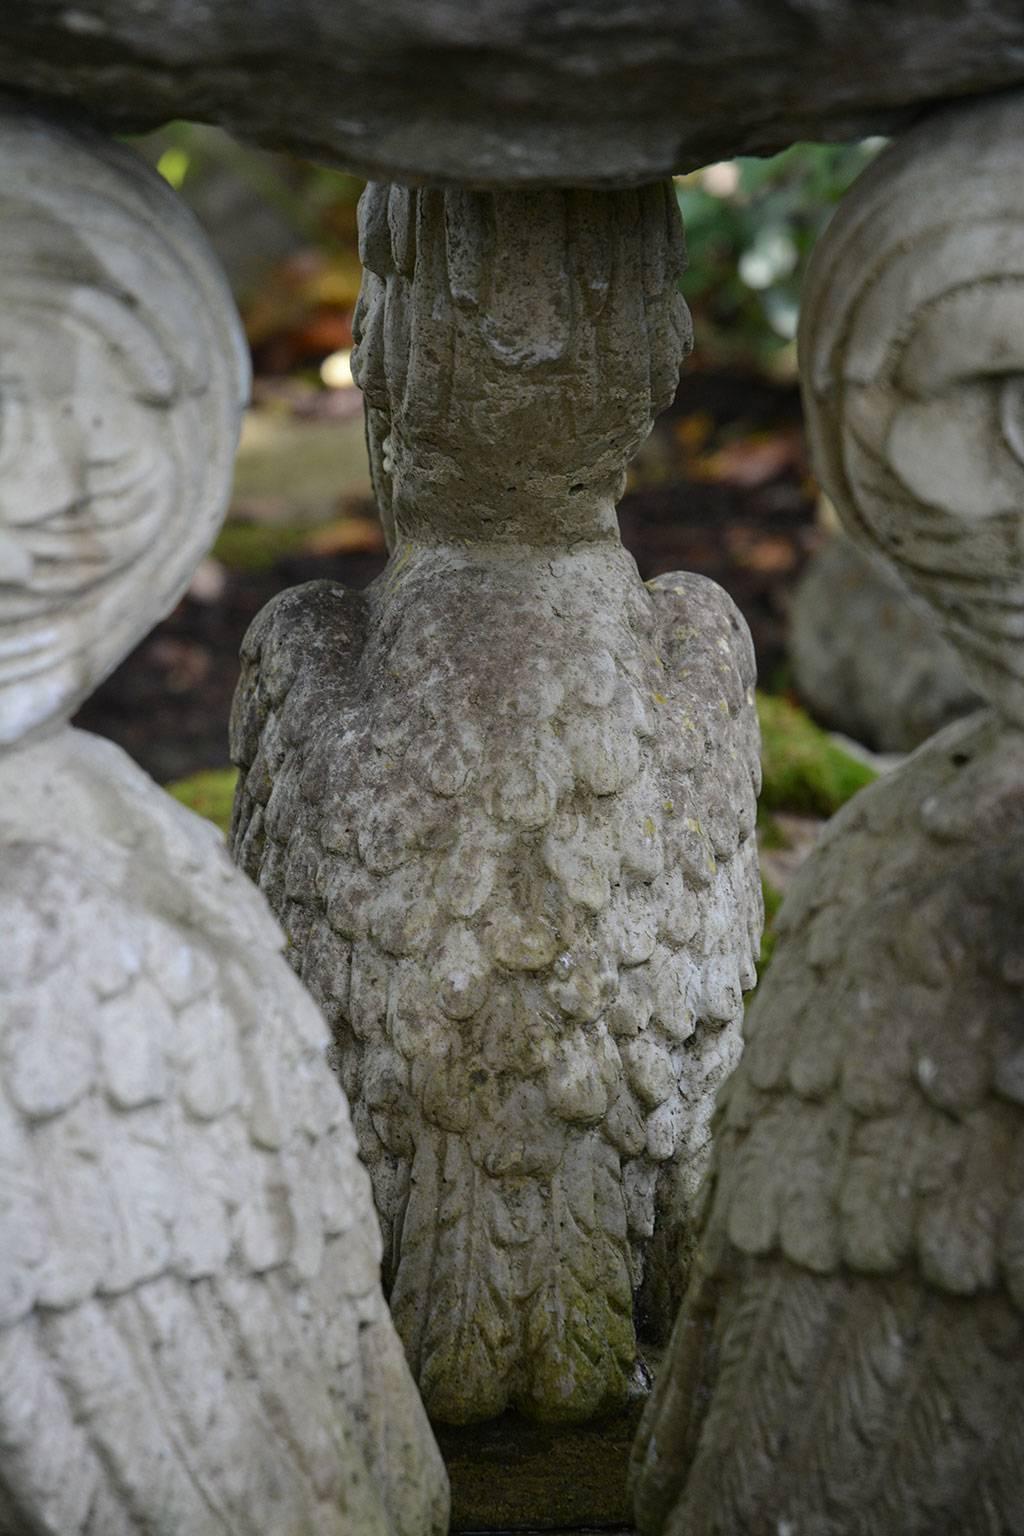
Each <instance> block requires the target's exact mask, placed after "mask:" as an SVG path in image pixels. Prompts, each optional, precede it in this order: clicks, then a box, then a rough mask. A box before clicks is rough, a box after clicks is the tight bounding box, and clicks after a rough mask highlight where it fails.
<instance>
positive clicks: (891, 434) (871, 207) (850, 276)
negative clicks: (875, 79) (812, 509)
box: [800, 95, 1024, 723]
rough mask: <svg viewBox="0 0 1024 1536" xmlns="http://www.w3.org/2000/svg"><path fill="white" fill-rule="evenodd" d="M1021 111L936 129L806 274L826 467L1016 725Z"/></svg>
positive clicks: (816, 431) (970, 116)
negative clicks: (1019, 148) (1018, 147)
mask: <svg viewBox="0 0 1024 1536" xmlns="http://www.w3.org/2000/svg"><path fill="white" fill-rule="evenodd" d="M1022 134H1024V97H1021V96H1019V95H1016V96H1010V97H995V98H992V100H991V101H989V102H987V103H985V104H983V105H982V106H978V105H977V104H971V105H970V106H968V107H962V108H954V109H951V110H948V111H946V112H944V113H941V114H939V115H938V116H936V117H934V118H931V119H928V120H927V121H926V122H924V123H922V124H921V125H919V126H918V127H917V128H915V129H913V130H911V131H910V132H909V133H907V134H905V135H904V136H903V137H902V138H900V139H899V140H898V141H897V142H896V143H895V144H894V145H892V146H891V147H890V148H889V149H888V150H887V151H885V153H883V154H882V155H881V156H880V157H879V159H878V160H877V161H876V162H875V163H874V165H873V166H871V167H870V168H869V170H868V171H867V172H865V174H864V175H863V176H862V177H861V178H860V180H859V181H858V183H857V185H856V186H855V187H854V188H853V190H852V192H851V193H850V195H849V196H848V197H847V198H846V200H845V202H844V203H843V205H842V207H841V208H840V210H839V212H838V213H837V215H836V217H835V218H834V219H833V221H832V223H831V224H830V225H829V227H828V229H827V230H826V232H825V234H824V236H823V237H822V240H821V242H820V243H819V246H818V249H817V251H816V252H815V255H814V259H813V261H812V264H811V268H810V271H809V273H808V278H807V283H806V285H805V291H804V299H803V306H802V313H801V324H800V361H801V377H802V383H803V389H804V397H805V406H806V414H807V421H808V428H809V432H810V436H811V441H812V446H813V450H814V455H815V460H816V465H817V468H818V471H819V473H820V474H821V476H822V479H823V482H824V484H825V486H826V489H827V490H828V492H829V494H830V496H831V497H832V500H833V501H834V502H835V504H836V507H837V509H838V511H839V514H840V516H841V517H842V519H843V521H844V523H845V524H846V526H847V528H848V530H849V531H850V532H851V533H852V534H853V535H854V536H855V537H856V538H858V539H859V540H860V541H861V542H864V543H868V544H870V545H873V546H874V547H875V548H876V549H878V550H880V551H881V552H882V553H884V554H885V555H887V556H888V557H889V558H890V559H891V560H893V561H894V562H895V563H897V564H898V566H899V567H900V570H901V573H902V574H903V576H904V577H905V579H906V581H907V582H908V584H909V585H910V586H911V587H913V588H914V589H915V591H916V592H917V593H918V594H919V595H920V596H921V597H923V598H925V600H926V601H927V602H929V603H930V604H931V606H932V607H933V608H934V609H935V612H936V615H937V616H938V618H939V620H940V622H941V623H942V625H943V628H944V629H945V631H946V634H947V637H948V638H949V639H950V640H951V641H952V642H953V644H954V645H956V647H957V649H958V650H959V651H960V654H961V657H962V659H963V661H964V664H965V666H966V667H967V668H968V669H969V671H970V672H971V674H972V676H973V678H974V680H975V682H977V683H978V684H979V685H980V687H981V688H982V690H983V691H984V692H985V693H986V694H987V696H988V697H989V698H990V699H991V700H992V701H993V702H994V703H997V704H998V706H999V707H1000V708H1001V709H1003V710H1004V712H1005V713H1006V714H1007V715H1008V716H1010V718H1012V719H1014V720H1016V721H1018V722H1020V723H1024V654H1022V650H1021V646H1020V640H1019V636H1020V634H1021V632H1022V624H1024V533H1022V528H1024V195H1022V183H1021V177H1020V159H1019V153H1018V149H1017V146H1018V145H1019V143H1020V139H1021V135H1022Z"/></svg>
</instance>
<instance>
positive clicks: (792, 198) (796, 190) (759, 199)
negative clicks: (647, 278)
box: [676, 139, 884, 364]
mask: <svg viewBox="0 0 1024 1536" xmlns="http://www.w3.org/2000/svg"><path fill="white" fill-rule="evenodd" d="M883 142H884V141H883V140H881V139H867V140H865V141H864V142H862V143H859V144H840V145H836V144H794V145H792V146H791V147H790V148H789V149H787V150H784V151H783V153H782V154H780V155H775V156H773V157H772V158H771V159H769V160H757V159H739V160H723V161H721V162H719V163H718V164H717V165H709V166H705V168H704V169H703V170H700V171H695V172H693V174H692V175H689V176H680V177H677V178H676V194H677V197H678V199H679V207H680V209H681V211H682V215H683V221H684V223H685V225H686V241H687V247H688V250H689V268H688V271H687V273H686V276H685V278H684V279H683V292H684V293H685V294H686V297H687V300H688V302H689V304H690V307H691V309H692V310H693V311H694V319H695V322H696V328H697V343H698V347H699V348H700V349H701V351H703V352H705V353H710V354H713V355H714V356H715V357H716V358H726V357H728V358H733V357H736V356H737V354H740V355H745V356H746V357H748V358H749V359H750V360H751V361H753V362H755V363H762V364H763V363H765V362H769V361H770V360H771V357H772V354H773V353H777V352H779V351H780V350H782V349H783V348H785V347H786V346H787V344H789V343H791V342H792V340H793V338H794V337H795V336H796V326H797V318H798V315H799V308H800V285H801V281H802V279H803V274H804V270H805V268H806V265H807V260H808V257H809V256H810V253H811V251H812V249H813V248H814V244H815V242H816V240H817V238H818V236H819V235H820V233H821V231H822V229H823V228H824V226H825V224H826V223H827V222H828V219H829V217H830V215H831V213H832V211H833V209H834V208H835V205H836V204H837V203H838V201H839V199H840V198H841V197H842V196H843V194H844V192H845V191H846V190H847V188H848V187H849V186H850V183H851V182H852V181H853V180H854V179H855V177H857V176H858V175H859V174H860V172H861V171H862V170H863V169H864V167H865V166H866V165H867V164H868V163H869V162H870V161H871V160H872V159H873V158H874V156H875V155H876V154H877V153H878V151H879V149H880V148H881V146H882V144H883Z"/></svg>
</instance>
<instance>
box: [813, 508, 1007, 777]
mask: <svg viewBox="0 0 1024 1536" xmlns="http://www.w3.org/2000/svg"><path fill="white" fill-rule="evenodd" d="M787 654H788V657H789V661H790V664H791V666H792V668H793V681H794V683H795V685H796V689H797V692H798V693H799V694H800V697H801V698H802V699H803V701H804V703H805V704H807V706H808V707H809V709H810V710H811V711H812V713H813V714H814V716H815V718H816V719H818V720H820V721H821V722H822V723H823V724H825V725H828V726H831V727H832V729H833V730H837V731H843V732H844V733H845V734H846V735H847V736H852V737H853V738H854V740H855V741H861V742H863V743H864V744H865V745H866V746H868V747H871V748H873V749H874V750H875V751H876V752H912V751H913V750H914V748H915V747H919V746H920V745H921V743H922V742H923V741H927V739H928V737H929V736H931V735H933V734H934V733H935V732H936V731H937V730H940V729H941V727H942V726H944V725H948V724H949V723H950V721H951V720H958V719H959V718H960V717H961V716H962V715H967V714H970V713H971V711H972V710H974V709H977V708H979V706H980V705H981V703H982V700H981V698H980V696H979V694H978V690H977V689H976V688H973V687H972V686H971V684H970V683H969V682H968V680H967V678H966V676H965V675H964V669H963V666H962V665H961V663H960V659H959V657H958V656H957V653H956V651H955V650H954V649H953V647H952V646H951V645H950V644H949V643H948V642H947V641H945V640H944V639H943V638H942V636H941V634H940V633H939V631H938V627H937V625H936V622H935V618H934V616H933V614H932V613H931V611H930V610H929V609H928V608H927V607H926V606H925V604H924V603H923V602H920V601H919V600H917V601H915V599H914V597H913V595H912V594H911V593H910V592H908V590H907V587H906V584H905V583H904V582H903V581H901V580H900V578H899V576H898V575H897V573H896V572H895V571H894V570H893V569H892V567H891V566H889V565H887V564H884V563H883V559H882V557H881V556H880V555H878V554H876V553H874V552H872V551H871V550H869V549H866V548H864V546H863V545H862V544H855V543H854V542H853V540H852V539H848V538H846V537H844V536H843V535H842V534H840V535H838V536H836V537H833V538H830V539H829V540H828V542H827V544H825V546H824V547H823V548H822V549H821V550H819V551H818V552H817V554H816V555H815V556H814V558H813V559H812V560H811V562H810V564H809V566H808V568H807V570H806V571H805V573H804V575H803V576H802V578H801V580H800V585H799V587H798V588H797V590H796V592H795V594H794V598H793V609H792V613H791V615H790V623H789V637H788V642H787Z"/></svg>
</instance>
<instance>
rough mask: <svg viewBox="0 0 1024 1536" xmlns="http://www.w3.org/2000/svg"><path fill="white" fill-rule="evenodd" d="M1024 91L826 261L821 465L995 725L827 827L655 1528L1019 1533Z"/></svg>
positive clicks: (880, 206) (717, 1160)
mask: <svg viewBox="0 0 1024 1536" xmlns="http://www.w3.org/2000/svg"><path fill="white" fill-rule="evenodd" d="M1022 133H1024V98H1022V97H1021V96H1020V95H1013V96H1009V97H1002V98H993V99H991V100H988V101H982V102H979V103H976V104H972V105H970V106H966V107H963V108H961V109H959V110H957V111H952V112H950V113H948V114H947V115H945V116H941V117H939V118H938V119H935V120H933V121H929V122H925V123H922V124H921V125H920V126H919V127H917V128H915V129H914V130H912V131H911V132H910V133H908V134H907V135H906V137H905V138H904V139H902V140H901V141H899V142H898V144H897V145H896V146H895V147H893V148H891V149H890V150H889V151H888V152H887V153H886V154H885V155H884V156H883V157H882V158H881V159H880V160H879V161H878V162H877V164H876V165H875V166H873V167H872V168H871V169H870V170H869V171H868V172H867V173H866V174H865V176H864V177H863V178H862V179H861V181H860V183H859V184H858V185H857V187H856V188H855V189H854V191H853V193H852V194H851V195H850V197H849V198H848V199H847V201H846V203H845V204H844V205H843V207H842V209H841V210H840V212H839V214H838V215H837V217H836V219H835V221H834V222H833V224H832V225H831V226H830V228H829V230H828V232H827V234H826V235H825V237H824V240H823V242H822V245H821V247H820V249H819V251H818V253H817V254H816V258H815V262H814V265H813V269H812V272H811V274H810V277H809V283H808V291H807V294H806V298H805V305H804V314H803V321H802V326H803V330H802V336H801V359H802V372H803V381H804V388H805V392H806V402H807V410H808V416H809V421H810V426H811V432H812V438H813V441H814V446H815V450H816V457H817V464H818V468H819V470H820V471H821V472H822V474H823V478H824V481H825V485H826V487H827V489H828V491H829V493H830V495H831V496H832V498H833V500H834V501H835V503H836V506H837V508H838V509H839V511H840V514H841V516H842V517H843V520H844V522H845V524H846V526H847V528H848V529H849V531H850V532H851V533H852V534H854V535H855V536H856V537H858V538H859V539H861V540H863V541H864V542H865V543H866V544H867V545H868V546H869V547H871V548H874V549H876V550H878V551H880V552H881V553H883V554H885V555H886V556H888V558H889V559H890V560H893V561H894V562H896V563H897V564H898V566H899V568H900V570H901V572H902V573H903V574H904V576H905V578H906V580H907V581H908V583H910V584H911V585H912V586H913V587H914V588H916V590H917V591H918V592H919V593H921V594H922V596H924V597H925V598H926V599H927V600H928V601H929V602H930V604H931V606H932V608H933V611H934V612H935V614H936V617H937V618H938V620H939V621H940V623H941V624H942V626H943V628H944V629H945V632H946V633H947V635H948V636H949V638H950V640H951V642H952V643H953V644H954V645H955V646H956V648H957V650H958V652H959V654H960V655H961V657H962V658H963V662H964V666H965V669H966V670H967V671H968V672H969V674H970V675H972V677H973V679H974V681H975V683H976V685H977V686H978V688H979V689H980V690H981V691H982V692H983V693H984V694H985V695H986V696H987V698H988V699H989V700H990V701H991V706H992V707H991V708H989V709H988V710H985V711H984V712H982V713H979V714H976V715H974V716H972V717H971V718H969V719H966V720H963V721H960V722H957V723H956V724H954V725H952V726H949V727H948V728H947V729H946V730H944V731H943V732H942V733H941V734H939V735H938V736H936V737H934V738H933V739H932V740H931V741H930V742H929V743H928V744H927V745H926V746H924V747H922V748H921V749H920V750H919V751H918V752H917V753H916V754H915V755H914V756H913V757H911V758H910V759H908V760H907V762H906V763H905V764H903V765H902V766H901V767H900V768H899V769H898V770H896V771H895V772H894V773H893V774H892V775H890V776H889V777H887V778H885V779H883V780H881V781H880V782H879V783H877V784H875V785H873V786H872V787H871V788H870V789H868V790H866V791H864V792H863V793H862V794H861V795H860V796H858V797H857V798H856V799H855V800H854V801H853V802H851V804H850V805H849V806H848V807H847V808H846V809H845V810H844V811H843V812H842V813H841V814H840V815H839V816H838V817H837V818H836V819H835V820H834V821H833V822H832V823H831V824H830V826H829V828H828V830H827V831H826V833H825V835H824V837H823V839H822V842H821V843H820V844H819V846H818V848H817V849H816V851H815V853H814V854H813V855H812V857H811V858H810V859H809V860H808V862H807V864H806V865H805V866H804V868H803V870H802V871H801V874H800V876H799V878H798V880H797V882H796V883H795V884H794V886H793V887H792V891H791V893H790V895H789V896H788V898H787V900H786V902H785V904H784V906H783V910H782V913H781V914H780V918H779V925H780V926H779V942H778V945H777V948H776V951H775V957H774V958H773V961H772V966H771V969H770V970H769V972H768V974H767V977H766V979H765V982H764V984H763V987H762V989H761V990H760V991H759V993H758V996H757V998H756V1000H755V1002H754V1005H753V1007H752V1008H751V1010H750V1012H749V1015H748V1019H747V1023H746V1028H745V1033H746V1043H745V1048H744V1053H743V1057H742V1059H741V1062H740V1065H739V1067H738V1069H737V1070H736V1072H735V1073H734V1074H733V1075H732V1077H731V1078H730V1079H729V1081H728V1083H727V1084H726V1086H725V1088H724V1090H723V1092H722V1094H721V1095H720V1098H719V1103H718V1107H717V1110H716V1122H715V1124H716V1142H715V1154H714V1159H713V1165H712V1171H711V1174H710V1177H709V1179H708V1182H707V1185H706V1187H705V1191H704V1214H703V1217H702V1227H701V1235H700V1246H699V1256H698V1259H697V1261H696V1263H695V1265H694V1266H693V1271H692V1275H691V1282H690V1288H689V1292H688V1295H687V1299H686V1302H685V1304H684V1307H683V1309H682V1312H681V1314H680V1317H679V1320H678V1323H677V1325H676V1329H675V1333H674V1335H673V1339H672V1343H671V1346H670V1349H669V1352H668V1355H667V1358H666V1363H665V1369H664V1373H663V1374H662V1376H661V1377H660V1379H659V1382H658V1386H657V1391H656V1395H655V1397H654V1399H653V1400H652V1402H651V1404H650V1406H649V1409H648V1412H647V1415H646V1418H645V1421H644V1423H643V1425H642V1429H641V1433H640V1436H639V1438H638V1441H637V1445H636V1451H635V1464H634V1496H635V1506H636V1512H637V1520H638V1524H639V1526H640V1529H641V1531H642V1532H643V1533H645V1536H654V1533H665V1536H682V1533H684V1532H685V1533H686V1536H711V1533H713V1532H714V1533H724V1532H729V1533H731V1536H769V1533H771V1536H777V1533H779V1532H784V1531H786V1532H792V1533H797V1532H799V1533H815V1536H832V1533H835V1536H840V1533H842V1536H892V1533H894V1532H899V1533H901V1536H948V1533H951V1532H954V1531H955V1532H956V1533H958V1536H982V1533H984V1536H1011V1533H1017V1532H1019V1531H1021V1530H1024V1457H1022V1454H1021V1451H1022V1447H1024V942H1022V933H1024V730H1022V728H1024V648H1022V638H1024V517H1022V510H1021V509H1022V506H1024V437H1022V433H1021V426H1020V422H1021V415H1020V401H1021V399H1022V394H1021V376H1022V370H1024V326H1022V323H1021V317H1022V315H1024V197H1022V187H1021V178H1020V159H1019V146H1020V142H1021V136H1022Z"/></svg>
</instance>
